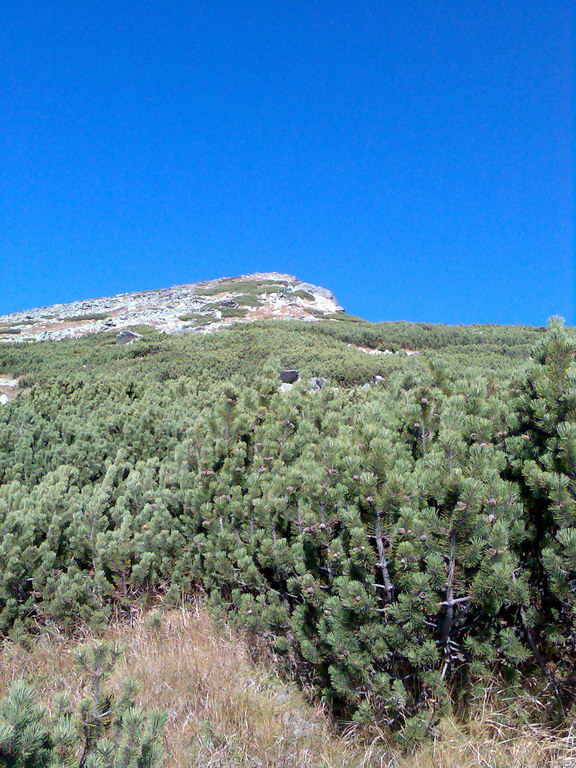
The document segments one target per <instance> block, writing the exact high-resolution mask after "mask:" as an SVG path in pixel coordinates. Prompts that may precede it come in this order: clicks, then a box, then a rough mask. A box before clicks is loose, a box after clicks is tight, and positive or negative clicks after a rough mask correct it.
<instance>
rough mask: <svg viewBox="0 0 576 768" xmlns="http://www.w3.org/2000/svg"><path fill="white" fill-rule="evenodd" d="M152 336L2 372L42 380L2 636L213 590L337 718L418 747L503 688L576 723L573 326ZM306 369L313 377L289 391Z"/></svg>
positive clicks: (2, 435)
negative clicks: (283, 376)
mask: <svg viewBox="0 0 576 768" xmlns="http://www.w3.org/2000/svg"><path fill="white" fill-rule="evenodd" d="M139 330H140V331H143V332H144V338H143V339H142V340H141V341H140V342H138V343H137V344H134V345H131V346H128V347H116V346H113V345H112V343H111V341H110V339H109V338H108V337H107V336H106V335H105V334H104V335H98V336H91V337H85V338H83V339H81V340H78V341H63V342H46V343H37V344H29V345H24V344H16V345H14V346H12V345H10V346H9V345H0V374H6V375H9V376H12V377H14V376H20V377H22V378H21V386H22V387H25V388H29V391H27V392H25V393H24V394H22V395H20V396H19V397H18V398H17V399H16V400H14V401H13V402H12V403H10V404H9V405H8V406H5V407H3V408H1V409H0V629H1V631H2V632H4V633H6V634H10V635H11V636H12V637H18V636H21V635H23V634H25V633H28V632H37V631H39V630H41V628H42V627H43V626H46V625H52V624H57V625H59V626H61V627H64V628H70V629H73V628H74V627H75V626H77V625H78V623H82V622H84V623H90V624H92V625H93V626H98V625H104V624H105V623H106V622H107V621H108V620H109V618H110V616H111V615H113V614H114V615H121V614H122V613H127V612H129V611H130V610H131V609H133V607H134V606H135V605H141V604H144V603H149V602H151V601H154V600H158V599H162V600H164V601H166V602H167V603H176V602H177V601H180V600H181V599H182V597H183V596H184V598H186V596H187V595H190V594H191V593H194V592H196V591H197V590H199V589H202V590H203V591H204V592H205V593H206V595H207V598H208V600H209V603H210V605H211V607H212V609H213V610H214V611H215V612H216V613H217V614H222V615H226V616H228V617H230V618H231V620H233V621H235V622H238V623H239V624H240V625H241V626H242V627H244V628H247V629H248V630H252V631H254V632H256V633H258V634H259V635H261V636H263V637H265V638H267V639H268V642H269V643H270V645H271V646H272V647H273V648H274V649H275V650H276V651H277V652H278V653H279V654H280V655H281V657H283V658H284V659H285V664H286V669H287V670H289V671H290V672H291V673H292V674H293V675H295V676H296V677H297V678H298V679H299V680H300V681H301V682H302V683H305V684H306V685H308V686H310V687H312V688H314V689H315V690H316V691H317V693H318V695H319V696H320V697H322V698H323V699H324V701H326V702H327V703H329V705H330V706H331V707H332V709H333V711H334V712H335V713H336V714H337V715H339V716H343V717H353V718H354V719H355V720H357V721H359V722H362V721H368V720H376V721H377V722H378V723H379V724H380V726H381V727H382V728H384V729H387V730H388V731H389V732H390V733H391V734H395V735H396V736H397V737H398V738H399V739H401V740H402V741H403V742H404V743H412V742H415V741H417V740H419V739H422V738H424V737H426V735H427V734H429V733H430V732H431V731H432V730H433V728H434V725H435V723H436V722H437V720H438V719H439V718H440V717H442V715H443V714H444V713H447V712H450V711H456V712H457V713H459V714H461V715H462V717H465V714H466V711H467V710H468V709H469V708H470V707H471V706H472V704H473V703H474V702H475V701H476V700H477V699H478V697H481V696H482V695H483V691H484V689H485V687H486V685H488V684H489V682H490V681H493V680H495V679H496V680H498V681H499V685H501V686H502V687H503V690H506V692H507V693H506V695H507V696H509V697H510V702H511V703H510V706H511V707H513V706H517V707H518V717H519V718H522V717H524V716H525V713H523V712H522V711H521V701H525V700H526V699H525V695H526V693H529V694H530V695H533V696H534V697H536V698H537V700H538V702H539V709H540V711H541V712H544V713H545V716H546V717H547V718H549V719H550V720H551V721H552V720H553V721H555V722H556V723H562V722H566V720H567V718H568V716H569V714H570V712H571V711H572V712H573V707H574V700H575V695H576V674H575V673H574V669H576V647H575V642H576V640H575V637H576V635H575V616H576V614H575V611H576V379H575V376H576V370H575V366H574V357H575V350H576V344H575V338H574V335H573V333H572V331H571V330H569V329H565V328H563V327H562V325H561V323H560V322H559V321H553V322H552V323H551V327H550V329H549V330H547V331H545V329H535V328H512V327H510V328H504V327H497V326H493V327H490V326H486V327H471V328H449V327H445V326H425V325H412V324H408V323H390V324H385V323H382V324H371V323H366V322H355V321H351V320H347V319H343V320H338V321H333V322H330V321H321V322H318V323H298V322H291V323H282V322H276V323H275V322H263V323H261V324H254V325H252V326H250V327H242V328H240V327H234V328H232V329H231V330H227V331H220V332H218V333H214V334H209V335H207V336H188V337H166V336H161V335H159V334H156V333H154V332H152V331H150V330H147V329H139ZM359 346H364V347H373V348H379V349H387V350H389V351H390V352H392V353H393V354H386V355H384V354H382V355H367V354H366V353H365V352H364V351H361V350H359V349H358V347H359ZM403 349H408V350H419V351H420V354H419V355H412V356H407V355H406V354H404V353H402V352H401V351H400V350H403ZM533 350H536V351H534V352H533ZM530 354H533V356H534V357H533V359H529V355H530ZM284 366H286V367H294V368H298V369H299V370H300V371H301V373H302V379H301V382H300V383H298V384H297V385H296V386H295V387H294V389H293V390H292V391H290V392H289V393H282V392H279V391H278V384H279V381H278V371H279V368H280V367H284ZM313 375H314V376H323V377H325V378H326V379H328V383H327V384H326V385H325V386H324V387H323V388H322V389H321V390H320V391H314V390H312V389H310V387H309V386H307V377H309V376H313ZM376 375H378V376H379V377H382V378H381V379H380V380H378V381H377V382H375V381H374V377H375V376H376ZM366 382H370V386H362V385H363V384H365V383H366ZM6 706H7V705H6V704H4V708H5V707H6Z"/></svg>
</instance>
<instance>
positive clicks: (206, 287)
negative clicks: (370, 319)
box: [0, 272, 344, 342]
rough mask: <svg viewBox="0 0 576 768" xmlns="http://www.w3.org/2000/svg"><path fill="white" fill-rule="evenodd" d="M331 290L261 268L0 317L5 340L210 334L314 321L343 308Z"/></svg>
mask: <svg viewBox="0 0 576 768" xmlns="http://www.w3.org/2000/svg"><path fill="white" fill-rule="evenodd" d="M343 311H344V310H343V308H342V307H341V306H340V304H338V302H337V301H336V299H335V297H334V295H333V294H332V293H331V291H329V290H327V289H326V288H322V287H320V286H317V285H312V284H311V283H305V282H302V281H301V280H298V278H296V277H295V276H294V275H286V274H282V273H279V272H256V273H253V274H250V275H241V276H239V277H223V278H218V279H216V280H208V281H203V282H199V283H189V284H187V285H177V286H173V287H172V288H162V289H159V290H153V291H140V292H138V293H121V294H119V295H117V296H111V297H105V298H99V299H89V300H84V301H74V302H72V303H70V304H54V305H53V306H50V307H41V308H39V309H29V310H24V311H21V312H15V313H13V314H10V315H1V316H0V342H16V341H44V340H47V339H64V338H75V337H78V336H84V335H85V334H88V333H98V332H102V331H114V330H117V332H118V335H119V341H130V340H132V339H133V338H136V337H137V334H135V333H130V332H129V330H128V329H130V328H132V329H134V328H137V327H138V326H148V327H153V328H155V329H156V330H159V331H162V332H164V333H170V334H183V333H205V332H207V331H209V330H214V329H216V328H220V327H223V326H226V325H230V324H231V323H234V322H242V323H250V322H254V321H257V320H264V319H285V320H309V321H311V322H314V321H316V320H319V319H323V318H329V317H330V316H333V315H334V314H336V313H340V312H343Z"/></svg>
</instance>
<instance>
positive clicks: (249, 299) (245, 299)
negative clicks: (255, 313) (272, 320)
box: [234, 295, 260, 307]
mask: <svg viewBox="0 0 576 768" xmlns="http://www.w3.org/2000/svg"><path fill="white" fill-rule="evenodd" d="M234 301H235V302H236V304H240V306H241V307H259V306H260V301H259V300H258V299H257V298H256V296H248V295H245V296H234Z"/></svg>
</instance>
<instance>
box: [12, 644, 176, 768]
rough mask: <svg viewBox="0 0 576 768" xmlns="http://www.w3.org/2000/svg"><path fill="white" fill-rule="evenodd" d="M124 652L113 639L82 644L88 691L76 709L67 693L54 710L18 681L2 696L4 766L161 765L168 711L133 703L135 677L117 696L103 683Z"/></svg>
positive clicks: (79, 654) (81, 658) (81, 662)
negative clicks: (150, 710)
mask: <svg viewBox="0 0 576 768" xmlns="http://www.w3.org/2000/svg"><path fill="white" fill-rule="evenodd" d="M120 653H121V651H120V650H119V649H118V648H116V647H115V646H113V645H111V644H109V643H97V644H95V645H91V646H87V647H83V648H80V649H78V651H77V653H76V658H77V662H78V665H79V666H80V668H81V670H82V671H83V673H84V675H85V678H86V680H87V684H88V688H89V693H88V695H87V696H86V697H85V698H84V699H82V701H81V702H80V705H79V707H78V709H77V710H74V709H73V708H72V706H71V703H70V701H69V700H68V699H67V698H66V697H65V696H63V695H58V696H56V698H55V701H54V706H53V708H52V711H50V710H49V709H48V708H47V707H45V706H44V705H42V704H40V703H39V702H38V697H37V694H36V692H35V690H34V688H33V687H32V686H30V685H28V684H27V683H26V682H24V681H20V682H17V683H14V684H13V685H12V687H11V688H10V690H9V691H8V694H7V695H6V696H5V698H3V699H2V700H0V765H2V766H5V767H6V768H76V766H78V768H84V767H85V768H160V766H161V765H162V732H163V730H164V726H165V723H166V716H165V715H164V714H163V713H161V712H156V711H154V712H150V713H148V714H146V713H144V712H142V710H140V709H138V708H137V707H136V706H135V696H136V694H137V692H138V684H137V682H136V681H134V680H131V679H127V680H125V681H124V683H123V685H122V693H121V695H120V696H119V697H118V698H114V697H113V696H112V695H111V694H110V693H107V692H106V691H105V690H104V689H103V687H102V685H103V683H104V682H105V680H106V678H107V677H108V675H109V674H110V671H111V670H112V668H113V666H114V663H115V661H116V659H117V658H118V656H119V654H120Z"/></svg>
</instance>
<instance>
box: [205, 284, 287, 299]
mask: <svg viewBox="0 0 576 768" xmlns="http://www.w3.org/2000/svg"><path fill="white" fill-rule="evenodd" d="M286 286H287V283H285V282H283V281H279V282H277V283H273V284H271V282H270V280H239V281H237V282H231V283H225V282H222V283H220V284H218V285H215V286H213V287H211V288H203V289H200V290H198V291H196V294H197V295H198V296H218V295H219V294H221V293H236V292H237V293H241V294H254V295H260V294H262V293H278V292H279V291H282V290H284V289H285V288H286Z"/></svg>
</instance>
